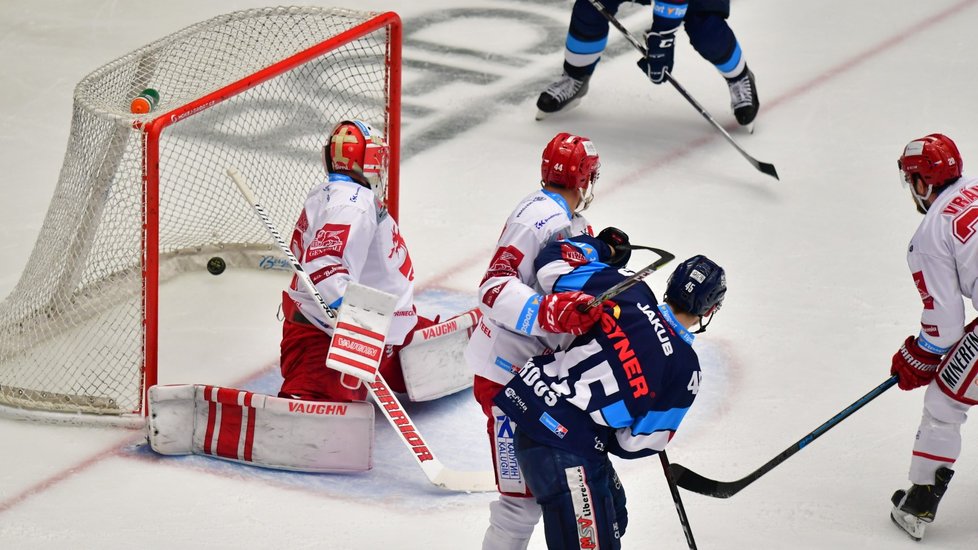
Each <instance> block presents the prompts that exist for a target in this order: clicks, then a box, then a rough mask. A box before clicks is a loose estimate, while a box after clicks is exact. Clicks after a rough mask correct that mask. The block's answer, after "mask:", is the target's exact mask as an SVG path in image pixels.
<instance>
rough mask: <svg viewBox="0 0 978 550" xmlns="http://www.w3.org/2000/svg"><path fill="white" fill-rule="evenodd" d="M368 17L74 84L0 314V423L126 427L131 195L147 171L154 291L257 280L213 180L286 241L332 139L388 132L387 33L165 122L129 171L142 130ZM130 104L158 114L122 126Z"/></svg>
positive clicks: (266, 19) (253, 232) (135, 392)
mask: <svg viewBox="0 0 978 550" xmlns="http://www.w3.org/2000/svg"><path fill="white" fill-rule="evenodd" d="M375 15H376V14H370V13H365V12H356V11H350V10H341V9H327V8H267V9H257V10H247V11H241V12H236V13H232V14H229V15H225V16H221V17H217V18H214V19H211V20H208V21H205V22H202V23H199V24H197V25H194V26H191V27H188V28H186V29H184V30H182V31H180V32H177V33H175V34H173V35H170V36H168V37H166V38H163V39H161V40H158V41H156V42H154V43H152V44H150V45H148V46H145V47H143V48H141V49H139V50H137V51H135V52H132V53H131V54H129V55H126V56H125V57H123V58H120V59H118V60H116V61H113V62H112V63H109V64H108V65H105V66H104V67H102V68H100V69H98V70H96V71H95V72H93V73H92V74H91V75H89V76H88V77H86V78H85V79H84V80H83V81H82V82H81V83H79V84H78V86H77V88H76V89H75V99H74V113H73V117H72V123H71V135H70V137H69V141H68V149H67V153H66V154H65V160H64V165H63V167H62V170H61V177H60V180H59V182H58V186H57V188H56V190H55V193H54V197H53V199H52V201H51V205H50V207H49V210H48V213H47V217H46V218H45V220H44V224H43V227H42V228H41V232H40V235H39V237H38V240H37V243H36V244H35V247H34V251H33V253H32V254H31V257H30V260H29V262H28V264H27V267H26V268H25V270H24V273H23V275H22V277H21V279H20V281H19V282H18V284H17V286H16V288H15V289H14V291H13V292H12V293H11V294H10V296H8V297H7V299H6V300H5V301H4V302H3V303H2V304H0V409H4V410H7V412H10V410H11V409H17V410H18V411H20V412H23V410H24V409H27V410H37V411H65V412H82V413H95V414H108V415H138V414H140V411H141V408H142V391H143V387H142V386H143V376H144V355H145V352H144V349H145V342H146V340H145V334H144V330H143V322H144V301H143V294H144V289H143V281H144V278H143V267H144V265H143V262H142V258H143V256H144V254H145V249H144V246H143V240H144V229H143V223H144V219H146V220H148V221H151V220H152V219H153V216H152V212H153V210H154V209H155V208H156V205H155V204H153V203H152V201H150V202H149V203H147V202H146V197H151V196H152V193H151V192H147V191H151V190H152V189H151V188H152V181H150V182H149V184H148V185H147V189H144V182H143V168H144V164H145V165H147V166H151V165H153V163H155V162H158V163H159V189H158V193H159V204H158V207H159V224H158V230H159V258H160V259H159V276H160V280H161V281H163V280H165V279H167V278H168V277H172V276H173V275H176V274H178V273H180V272H181V271H184V270H186V269H188V268H190V267H191V266H193V267H196V268H198V269H199V268H200V266H201V265H203V263H204V262H206V260H207V258H209V257H210V256H212V255H214V253H215V252H217V251H220V252H221V256H222V257H224V258H225V259H226V260H227V261H228V264H229V265H235V264H237V265H238V266H246V265H248V264H251V265H253V266H254V267H258V262H259V261H260V260H259V259H260V258H261V257H262V256H267V255H269V254H272V253H273V252H272V250H273V248H272V247H270V246H269V244H268V243H269V238H268V236H267V234H266V233H265V231H264V228H263V227H262V225H261V224H259V223H256V218H255V214H254V212H253V211H252V210H251V209H249V208H248V206H247V204H246V203H245V202H244V201H243V200H242V198H241V197H240V196H239V195H238V194H237V191H236V190H235V189H234V186H233V185H232V184H231V183H230V182H229V181H228V179H227V176H226V174H225V170H226V168H227V167H229V166H234V167H237V168H238V169H239V170H240V171H241V172H242V173H244V174H246V175H247V176H248V177H249V179H250V181H251V183H252V185H253V187H254V189H255V192H256V195H257V196H258V197H259V199H260V200H261V201H262V203H263V205H264V206H265V207H266V208H267V210H268V212H269V213H270V214H272V216H273V217H274V218H275V219H273V221H274V222H275V224H276V226H278V227H279V228H281V230H283V231H288V230H289V229H290V228H291V227H292V225H293V223H294V222H295V216H296V215H297V214H298V212H299V210H300V209H301V204H302V201H303V199H304V198H305V195H306V192H307V191H308V189H309V187H310V186H311V185H312V184H313V183H315V182H316V181H319V180H320V179H321V178H322V177H323V175H322V165H321V164H320V156H319V155H320V154H319V150H320V147H321V145H322V141H323V139H324V136H325V133H326V132H328V130H329V129H330V128H331V127H332V125H333V124H335V123H336V122H337V121H339V120H342V119H348V118H359V119H363V120H366V121H368V122H370V123H371V124H372V125H373V126H374V127H375V128H377V129H379V130H383V131H384V133H385V134H386V133H387V131H388V109H389V98H388V89H389V81H388V78H389V74H388V70H387V64H388V40H389V32H388V29H387V28H385V27H381V28H380V29H379V30H376V31H373V32H371V33H369V34H367V35H365V36H363V37H361V38H359V39H356V40H353V41H351V42H347V43H345V44H342V45H340V46H338V47H337V48H336V49H332V50H330V51H328V52H325V53H322V54H320V55H317V56H315V57H313V58H311V59H308V60H305V61H303V62H301V63H300V64H298V65H297V66H295V67H292V68H289V69H287V70H285V71H284V72H281V74H277V75H275V76H272V77H271V78H269V79H268V80H265V81H264V82H262V83H260V84H258V85H256V86H254V87H252V88H250V89H247V90H245V91H242V92H240V93H235V94H232V95H230V97H226V98H222V99H221V100H219V101H217V102H216V103H213V104H211V103H207V104H205V105H203V106H202V107H201V109H198V110H194V111H191V112H190V113H186V114H185V115H181V116H182V118H180V117H179V116H175V117H174V118H175V119H176V121H175V122H173V123H172V124H171V125H169V126H167V127H166V128H165V129H164V130H163V132H162V134H161V136H160V141H159V154H158V157H155V156H153V155H152V151H151V150H150V151H149V153H148V154H147V155H146V157H145V158H144V148H145V147H144V142H145V141H146V140H145V135H146V134H145V133H144V130H143V128H145V127H146V126H148V125H149V123H150V122H151V121H153V120H154V119H156V118H157V117H159V116H160V115H161V114H168V113H171V112H172V113H178V112H180V110H181V108H182V107H183V106H186V105H188V104H191V103H193V102H194V101H196V100H198V99H200V98H202V97H204V96H207V95H208V94H211V93H212V92H215V91H217V90H222V89H225V88H226V87H228V86H229V85H232V84H233V83H236V82H239V81H241V80H242V79H247V78H249V77H251V76H252V75H255V74H256V73H259V74H265V73H263V72H262V71H263V70H264V69H266V68H267V67H270V66H273V65H276V64H277V63H279V62H281V61H283V60H285V59H288V58H292V56H294V55H296V54H297V53H299V52H303V51H306V50H308V49H309V48H312V47H314V46H316V45H317V44H320V43H322V42H324V41H326V40H327V39H329V38H330V37H334V36H336V35H338V34H340V33H342V32H344V31H347V30H349V29H352V28H354V27H356V26H358V25H360V24H362V23H364V22H366V21H368V20H369V19H371V18H372V17H373V16H375ZM145 88H153V89H155V90H158V92H159V94H160V96H161V97H160V102H159V104H158V105H157V106H156V108H155V109H154V110H153V112H151V113H148V114H145V115H134V114H131V113H130V110H129V109H130V108H129V104H130V101H131V100H132V98H134V97H136V96H137V95H138V94H139V93H140V92H141V91H142V90H143V89H145ZM232 89H236V88H234V87H232ZM167 120H169V119H167ZM144 216H146V217H145V218H144ZM151 234H152V233H151ZM146 268H147V269H149V270H151V271H152V270H154V269H155V268H154V266H153V265H152V264H149V265H147V266H146ZM151 305H152V304H151ZM147 315H150V316H151V317H152V316H153V315H155V311H153V310H152V308H151V309H150V311H148V312H147Z"/></svg>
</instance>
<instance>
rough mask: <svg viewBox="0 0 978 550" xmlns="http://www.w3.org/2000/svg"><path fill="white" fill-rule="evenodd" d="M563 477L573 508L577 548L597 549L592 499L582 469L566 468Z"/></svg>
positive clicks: (576, 467) (578, 467)
mask: <svg viewBox="0 0 978 550" xmlns="http://www.w3.org/2000/svg"><path fill="white" fill-rule="evenodd" d="M564 477H565V478H566V480H567V488H568V489H569V490H570V497H571V503H573V507H574V518H575V520H576V523H577V542H578V548H581V549H582V550H583V549H589V550H590V549H596V548H599V546H598V534H597V532H596V531H595V528H594V497H593V496H592V495H591V487H590V486H589V485H588V482H587V474H586V473H585V471H584V467H583V466H574V467H571V468H567V469H565V470H564Z"/></svg>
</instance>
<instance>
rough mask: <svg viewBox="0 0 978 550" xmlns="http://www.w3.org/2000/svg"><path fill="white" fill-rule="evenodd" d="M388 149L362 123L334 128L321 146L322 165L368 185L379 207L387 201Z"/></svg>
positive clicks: (375, 134) (375, 133)
mask: <svg viewBox="0 0 978 550" xmlns="http://www.w3.org/2000/svg"><path fill="white" fill-rule="evenodd" d="M387 160H388V147H387V142H385V141H384V138H383V137H382V136H381V135H380V134H379V133H378V132H376V131H375V130H374V129H373V128H372V127H371V126H370V125H369V124H367V123H366V122H363V121H361V120H344V121H342V122H340V123H339V124H337V125H336V128H334V129H333V132H332V133H331V134H330V136H329V141H327V142H326V145H324V146H323V166H324V167H325V168H326V171H327V172H329V173H344V174H346V175H348V176H350V177H352V178H353V179H355V180H356V181H357V182H359V183H361V184H365V185H369V186H370V189H371V190H373V192H374V195H375V196H376V197H377V200H378V201H380V203H381V204H385V203H386V202H387Z"/></svg>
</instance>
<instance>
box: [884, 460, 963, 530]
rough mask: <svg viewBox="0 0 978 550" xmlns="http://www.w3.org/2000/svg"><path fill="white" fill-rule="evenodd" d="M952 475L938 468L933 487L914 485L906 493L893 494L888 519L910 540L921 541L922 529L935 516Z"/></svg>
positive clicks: (900, 491)
mask: <svg viewBox="0 0 978 550" xmlns="http://www.w3.org/2000/svg"><path fill="white" fill-rule="evenodd" d="M953 475H954V471H953V470H951V469H950V468H938V469H937V473H936V474H935V475H934V484H933V485H916V484H914V485H912V486H911V487H910V489H909V490H907V491H904V490H903V489H901V490H899V491H897V492H895V493H893V497H892V498H891V499H890V501H891V502H893V510H891V511H890V519H892V520H893V523H895V524H897V525H899V526H900V527H901V528H902V529H903V530H904V531H906V532H907V534H908V535H910V538H912V539H914V540H920V539H922V538H923V537H924V528H925V527H926V526H927V524H928V523H931V522H932V521H934V517H935V516H936V515H937V505H938V504H940V502H941V497H943V496H944V491H946V490H947V484H948V483H950V482H951V476H953Z"/></svg>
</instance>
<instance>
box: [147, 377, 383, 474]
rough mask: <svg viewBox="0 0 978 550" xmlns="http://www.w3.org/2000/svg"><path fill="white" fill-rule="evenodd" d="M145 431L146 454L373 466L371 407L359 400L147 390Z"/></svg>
mask: <svg viewBox="0 0 978 550" xmlns="http://www.w3.org/2000/svg"><path fill="white" fill-rule="evenodd" d="M147 432H148V434H147V435H148V439H149V443H150V446H151V447H152V449H153V450H154V451H156V452H158V453H160V454H164V455H185V454H198V455H208V456H213V457H215V458H221V459H224V460H231V461H234V462H242V463H246V464H253V465H255V466H262V467H266V468H272V469H277V470H293V471H300V472H362V471H366V470H369V469H370V468H371V467H372V466H373V440H374V408H373V405H371V404H370V403H366V402H353V403H333V402H317V401H298V400H293V399H282V398H279V397H272V396H270V395H263V394H258V393H252V392H247V391H242V390H236V389H231V388H219V387H216V386H205V385H200V384H197V385H190V384H186V385H176V386H153V387H152V388H150V389H149V423H148V424H147Z"/></svg>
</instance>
